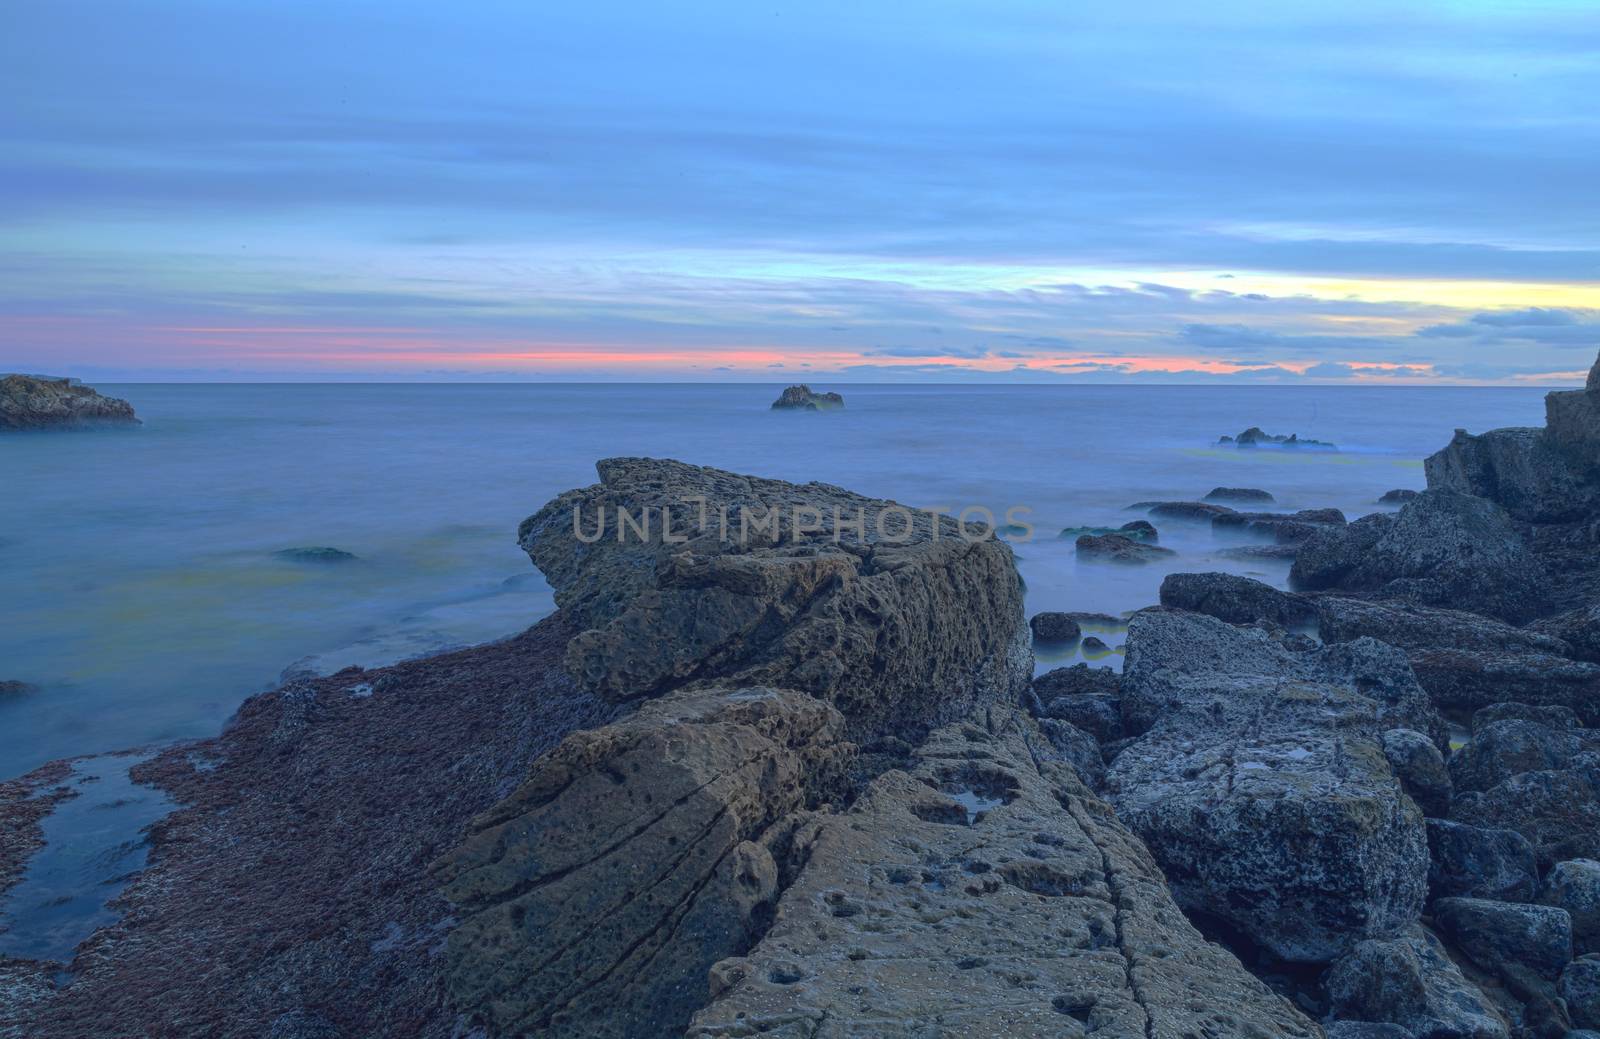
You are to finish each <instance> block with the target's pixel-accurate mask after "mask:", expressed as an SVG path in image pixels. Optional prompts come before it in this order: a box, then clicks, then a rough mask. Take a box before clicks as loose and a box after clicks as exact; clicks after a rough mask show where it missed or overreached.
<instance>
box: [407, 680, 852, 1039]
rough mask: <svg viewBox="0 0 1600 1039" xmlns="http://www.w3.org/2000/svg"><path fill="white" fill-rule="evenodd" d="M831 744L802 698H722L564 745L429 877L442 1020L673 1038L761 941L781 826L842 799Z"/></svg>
mask: <svg viewBox="0 0 1600 1039" xmlns="http://www.w3.org/2000/svg"><path fill="white" fill-rule="evenodd" d="M843 729H844V721H843V719H842V718H841V716H840V715H839V714H838V712H836V711H835V710H833V709H832V708H831V707H829V706H828V705H827V704H825V703H823V702H821V701H819V700H816V699H814V698H812V697H810V696H806V695H804V694H802V693H797V692H792V691H787V690H773V689H762V688H725V689H697V690H689V691H683V692H678V693H674V694H672V695H670V696H667V697H663V698H661V699H657V700H653V701H651V702H649V703H647V704H645V705H644V706H643V707H641V708H640V709H639V710H638V711H637V712H636V713H634V714H633V715H630V716H629V717H627V718H624V719H622V720H621V721H618V722H615V723H613V724H611V725H608V726H606V727H604V728H601V729H596V730H591V731H587V732H580V733H575V734H573V735H572V736H569V737H568V738H567V739H566V740H564V741H563V742H562V743H561V745H560V746H559V747H557V748H556V749H555V750H554V751H552V752H550V753H549V754H547V755H545V756H544V757H543V758H541V759H540V760H539V761H538V762H536V763H535V765H534V767H533V770H532V771H531V772H530V774H529V776H528V778H527V780H526V781H525V782H524V783H523V784H522V786H521V787H519V788H518V789H517V791H516V792H515V793H513V794H512V795H511V796H509V797H507V798H506V799H505V800H504V801H502V802H500V803H499V804H497V805H495V806H494V807H493V808H492V809H490V810H489V811H487V812H485V813H483V814H482V815H480V816H479V817H478V818H477V819H475V820H474V821H473V823H472V827H471V831H470V833H469V836H468V837H467V838H466V839H465V840H464V841H463V842H462V844H461V845H460V846H459V847H457V848H456V849H455V850H454V851H452V852H450V853H449V854H448V855H446V856H444V857H443V858H442V859H441V860H440V862H439V863H438V864H437V865H436V867H435V871H436V873H437V874H438V875H439V877H440V880H441V883H442V890H443V891H444V894H445V897H447V898H448V899H449V900H450V901H451V902H452V903H453V904H454V905H455V907H456V913H457V916H458V919H459V922H458V924H457V926H456V928H455V929H454V930H453V931H451V932H450V936H449V940H448V944H447V947H446V953H445V955H446V965H445V978H446V982H447V984H448V987H449V990H450V993H451V996H452V998H453V999H454V1001H455V1003H456V1005H458V1006H460V1007H463V1008H470V1010H471V1011H472V1012H473V1013H474V1014H475V1016H478V1017H480V1018H482V1019H483V1020H484V1021H485V1022H487V1023H488V1025H489V1026H490V1027H491V1028H492V1029H493V1030H494V1031H495V1032H496V1033H500V1034H505V1033H512V1032H516V1033H523V1032H536V1033H537V1034H539V1035H542V1036H547V1037H558V1036H568V1035H570V1036H584V1037H604V1036H625V1037H632V1036H645V1035H657V1034H661V1033H662V1032H663V1031H669V1030H674V1029H681V1028H682V1027H683V1026H684V1025H685V1024H687V1023H688V1020H689V1017H690V1015H692V1014H693V1013H694V1011H695V1010H696V1009H698V1008H699V1007H700V1006H701V1005H703V1004H704V1003H705V1001H706V1000H707V999H708V998H709V996H710V991H709V990H708V989H707V987H706V983H705V978H706V972H707V971H708V970H709V969H710V967H711V965H712V964H714V963H715V962H717V961H718V960H720V959H722V958H724V957H726V956H729V955H733V954H736V953H739V952H743V951H744V949H745V948H747V947H748V945H749V943H750V942H752V941H754V940H755V939H756V938H757V937H758V936H759V932H760V929H761V922H762V920H763V918H764V914H766V913H768V912H770V909H771V904H772V902H773V900H774V899H775V898H776V897H777V894H778V866H777V864H776V863H775V862H774V860H773V856H772V850H771V847H770V845H771V842H772V841H773V840H774V839H775V836H776V835H777V834H779V833H781V832H782V825H783V823H784V820H785V818H786V817H787V816H789V815H790V814H791V813H793V812H796V811H799V810H801V809H803V808H805V807H807V806H809V805H814V804H816V803H817V801H818V800H820V799H826V798H827V797H828V796H830V795H832V794H834V793H836V792H837V791H839V790H841V789H842V783H841V780H842V777H843V775H844V770H845V767H846V765H847V764H848V756H849V752H850V749H851V748H850V746H849V744H847V743H845V742H844V741H843Z"/></svg>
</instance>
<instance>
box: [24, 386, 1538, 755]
mask: <svg viewBox="0 0 1600 1039" xmlns="http://www.w3.org/2000/svg"><path fill="white" fill-rule="evenodd" d="M106 389H107V390H108V391H110V392H113V393H115V394H116V395H118V396H123V397H126V398H128V399H129V400H131V401H132V402H133V404H134V405H135V406H136V407H137V409H138V411H139V413H140V414H141V415H142V416H143V417H144V419H145V425H144V427H143V428H141V429H139V430H136V431H124V432H102V433H91V434H73V435H62V434H53V435H49V434H45V435H21V436H18V435H13V436H8V437H5V438H3V439H0V486H3V487H4V488H5V489H6V490H5V494H4V505H3V509H0V588H4V589H5V594H4V595H3V596H0V672H3V673H0V679H6V678H10V679H21V680H23V681H26V682H30V683H33V684H35V685H38V686H39V687H40V691H39V692H38V693H35V694H32V695H27V696H21V697H12V698H9V699H5V700H0V775H4V776H11V775H16V774H20V773H22V772H25V771H27V770H28V769H30V768H32V767H34V766H36V765H38V764H40V763H42V762H44V761H47V760H50V759H52V758H57V757H61V756H65V755H76V754H86V753H92V752H100V751H109V750H114V749H121V748H126V747H130V746H136V745H141V744H148V743H153V742H159V741H164V740H173V739H178V738H185V737H196V736H204V735H208V734H210V733H214V732H215V731H217V729H218V728H219V726H220V725H221V724H222V723H223V721H224V720H225V719H226V718H227V716H228V715H229V714H230V713H231V712H232V711H233V710H234V708H235V707H236V706H237V705H238V704H239V702H240V701H241V700H242V699H243V698H244V697H246V696H248V695H249V694H251V693H254V692H257V691H259V690H262V689H265V688H269V687H271V686H272V685H274V684H275V683H276V681H277V679H278V676H279V675H280V673H282V672H283V671H284V669H285V668H286V667H289V666H290V665H293V664H295V662H296V661H300V660H302V659H303V658H307V657H312V658H316V659H315V660H314V661H313V663H316V664H320V665H322V666H324V667H328V666H338V665H340V664H342V663H346V662H355V663H375V662H379V661H383V660H388V659H394V658H396V657H399V656H405V655H410V654H415V653H418V652H425V651H428V650H432V649H436V648H439V647H441V646H444V645H450V644H461V643H471V642H478V641H484V640H487V639H492V638H496V637H499V636H503V635H506V634H510V633H512V632H514V631H517V630H520V629H522V628H524V627H526V626H527V625H528V624H530V623H532V622H533V621H535V620H537V619H538V618H539V617H541V616H542V615H544V614H545V613H546V612H548V611H549V610H550V609H551V608H552V603H551V598H550V593H549V589H548V587H547V586H546V585H545V584H544V582H543V580H542V578H540V577H539V575H538V573H537V572H536V571H535V570H534V569H533V568H532V566H531V565H530V564H529V562H528V560H527V557H526V556H525V555H524V554H523V553H522V552H521V551H520V550H519V549H518V548H517V546H516V543H515V530H516V526H517V523H518V522H519V521H520V520H521V519H522V518H523V517H525V516H527V515H528V514H529V513H531V512H532V511H534V510H535V509H537V508H538V507H539V506H540V505H541V504H543V503H544V502H545V501H546V500H548V499H549V498H550V497H552V496H553V495H555V494H557V493H558V492H560V491H562V490H565V489H567V488H570V487H575V486H580V485H583V484H587V483H592V482H593V481H594V479H595V476H594V468H593V464H594V461H595V460H596V459H598V458H603V457H606V456H608V455H624V454H630V455H654V456H667V457H674V458H680V459H683V460H685V461H691V462H696V463H702V464H708V465H715V466H720V467H724V468H728V469H734V470H739V471H744V472H751V473H757V474H761V475H768V476H774V477H780V478H783V479H789V480H796V481H805V480H822V481H826V482H829V483H835V484H839V485H842V486H844V487H848V488H851V489H854V490H859V491H861V492H864V493H868V494H873V495H882V496H885V497H892V498H896V499H899V500H902V501H904V502H907V503H910V504H914V505H956V506H967V505H983V506H987V507H989V508H992V509H994V510H995V511H996V512H997V513H1000V512H1003V511H1004V510H1005V509H1006V508H1009V507H1011V506H1014V505H1016V506H1025V507H1027V508H1030V509H1031V510H1032V512H1031V515H1030V516H1029V521H1030V522H1032V523H1033V524H1035V525H1036V526H1037V527H1038V532H1037V534H1036V537H1035V539H1034V540H1033V541H1032V542H1030V543H1027V544H1021V545H1018V546H1017V553H1018V555H1019V556H1020V559H1021V563H1020V566H1021V570H1022V573H1023V576H1024V578H1025V579H1026V581H1027V585H1028V606H1029V609H1030V611H1032V610H1039V609H1080V610H1109V611H1112V612H1119V611H1124V610H1131V609H1135V608H1138V607H1140V606H1144V605H1147V604H1148V603H1150V602H1152V601H1154V598H1155V592H1156V588H1157V586H1158V585H1159V584H1160V580H1161V577H1162V575H1163V573H1164V570H1162V569H1158V568H1134V569H1129V568H1123V567H1115V568H1108V567H1103V566H1087V565H1080V564H1079V563H1078V562H1077V561H1076V560H1075V558H1074V555H1073V551H1072V545H1071V543H1070V542H1068V541H1058V540H1055V539H1054V538H1053V536H1052V535H1053V534H1054V533H1055V532H1056V531H1057V530H1059V529H1060V528H1062V527H1066V526H1074V525H1080V524H1101V523H1104V524H1118V523H1121V522H1125V521H1126V520H1128V519H1129V518H1132V516H1133V515H1134V514H1130V513H1126V512H1124V511H1123V510H1124V507H1125V506H1127V505H1128V504H1129V503H1131V502H1134V501H1136V500H1139V499H1148V498H1192V497H1196V496H1199V495H1202V494H1204V493H1205V492H1206V491H1207V490H1209V489H1210V488H1211V487H1213V486H1215V485H1218V484H1227V485H1242V486H1254V487H1263V488H1266V489H1268V490H1270V491H1272V492H1273V493H1274V494H1275V495H1277V497H1278V499H1279V502H1280V504H1281V505H1282V506H1283V507H1285V508H1300V507H1308V506H1325V505H1332V506H1337V507H1339V508H1342V509H1344V510H1345V511H1346V512H1347V513H1348V514H1350V515H1351V517H1352V518H1354V517H1355V516H1357V515H1361V514H1364V513H1365V512H1368V511H1372V510H1373V509H1374V508H1376V506H1375V505H1374V504H1373V503H1374V501H1375V499H1376V498H1377V497H1378V495H1379V494H1380V493H1382V492H1383V491H1385V490H1387V489H1389V488H1392V487H1420V486H1422V484H1423V477H1422V470H1421V464H1420V459H1421V458H1422V457H1423V456H1425V455H1426V454H1427V453H1429V452H1431V451H1433V450H1436V449H1437V448H1439V447H1440V446H1442V445H1443V444H1444V443H1446V442H1447V441H1448V439H1449V437H1450V434H1451V431H1452V430H1453V429H1454V428H1455V427H1457V426H1470V427H1472V428H1474V429H1485V428H1490V427H1494V426H1501V425H1528V424H1533V425H1537V424H1539V423H1540V422H1542V393H1541V392H1540V391H1536V390H1521V389H1477V388H1470V389H1441V388H1425V389H1404V388H1370V387H1363V388H1344V387H1336V388H1300V387H1296V388H1265V387H1247V388H1210V387H1072V388H1056V387H1016V386H1012V387H906V386H855V387H844V389H845V390H846V397H847V402H848V406H847V408H846V409H845V410H844V411H842V412H838V413H829V414H789V413H774V412H771V411H769V410H768V405H769V403H770V402H771V400H772V398H773V397H774V396H775V395H776V392H777V389H778V388H777V387H765V386H684V385H651V386H596V385H425V386H417V385H312V386H306V385H214V386H206V385H129V386H109V387H106ZM1250 425H1260V426H1262V427H1263V428H1265V429H1267V430H1269V431H1274V432H1291V431H1293V432H1298V433H1299V434H1300V435H1301V436H1303V437H1304V436H1311V437H1316V438H1319V439H1324V440H1331V441H1334V442H1336V443H1338V444H1339V445H1340V446H1341V448H1342V450H1341V451H1340V452H1339V453H1337V454H1310V453H1293V454H1290V453H1282V452H1273V451H1257V452H1240V451H1236V450H1232V449H1227V448H1221V449H1219V448H1215V447H1212V446H1209V445H1211V444H1212V443H1213V442H1214V441H1215V440H1216V438H1217V436H1218V435H1219V434H1222V433H1237V432H1238V431H1239V430H1240V429H1242V428H1244V427H1246V426H1250ZM1162 534H1163V541H1164V543H1166V544H1168V545H1169V546H1172V547H1175V548H1177V549H1178V550H1179V551H1180V553H1181V556H1180V558H1179V559H1178V560H1177V561H1176V562H1175V563H1174V567H1173V568H1177V569H1199V568H1219V567H1220V568H1226V569H1229V570H1235V571H1239V572H1249V573H1255V574H1256V575H1258V576H1262V577H1264V578H1266V579H1269V580H1273V581H1277V582H1281V581H1282V579H1283V577H1284V572H1285V570H1286V568H1284V567H1277V566H1275V565H1274V564H1243V563H1240V562H1237V561H1229V560H1224V559H1220V558H1218V557H1216V556H1215V554H1214V553H1215V551H1216V549H1217V548H1218V547H1221V546H1220V543H1219V542H1218V541H1216V540H1215V539H1214V538H1213V536H1212V535H1211V533H1210V531H1209V530H1208V529H1203V528H1184V527H1182V526H1171V527H1169V528H1168V529H1164V530H1163V532H1162ZM298 546H331V547H336V548H340V549H343V550H346V551H349V552H353V553H355V554H356V555H357V556H359V557H360V559H359V561H357V562H355V563H350V564H346V565H338V566H308V565H304V564H296V563H291V562H285V561H283V560H281V559H279V558H277V557H275V556H274V554H273V553H274V552H275V551H277V550H280V549H284V548H292V547H298Z"/></svg>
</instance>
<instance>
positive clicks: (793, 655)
mask: <svg viewBox="0 0 1600 1039" xmlns="http://www.w3.org/2000/svg"><path fill="white" fill-rule="evenodd" d="M596 468H597V469H598V470H599V472H600V478H601V481H602V482H601V483H600V484H598V485H595V486H592V487H587V488H583V489H581V490H577V491H569V492H568V493H566V494H563V495H561V496H560V497H558V498H556V499H555V500H554V501H552V502H550V503H549V504H548V505H546V506H545V507H544V508H543V509H541V510H540V511H539V512H538V513H537V514H536V515H534V516H532V517H530V518H529V519H528V520H526V521H524V522H523V525H522V528H521V530H520V532H519V541H520V543H521V545H522V547H523V548H524V549H525V550H526V551H527V552H528V554H529V556H530V557H531V558H532V559H533V561H534V564H535V565H537V566H538V567H539V569H540V570H542V571H543V572H544V574H545V577H546V578H547V579H548V580H549V582H550V584H551V586H552V587H553V588H554V590H555V599H556V603H557V604H558V605H559V606H560V607H561V609H562V611H563V612H565V613H567V614H568V615H569V616H570V617H571V618H572V619H573V620H574V621H575V622H576V623H577V624H579V625H580V626H581V627H582V628H584V629H587V630H584V631H582V632H581V633H580V634H579V635H578V636H577V637H575V638H574V639H573V640H572V643H571V646H570V647H569V649H568V661H569V665H570V666H571V667H572V669H573V672H574V674H576V675H577V676H578V677H579V679H580V681H582V682H583V683H584V684H585V686H586V687H588V688H590V689H592V690H594V691H596V692H597V693H599V694H600V695H601V696H604V697H606V698H607V699H610V700H613V701H626V700H631V699H637V698H640V697H646V696H651V695H656V694H658V693H660V692H661V691H663V690H664V689H667V688H670V687H672V686H675V685H678V684H680V683H684V682H693V683H698V684H711V683H715V682H724V681H726V682H735V683H739V684H746V685H764V686H772V687H778V688H792V689H799V690H801V691H803V692H808V693H811V694H812V695H815V696H819V697H821V698H823V699H825V700H828V701H829V702H831V703H833V704H834V705H835V706H836V707H838V708H839V710H840V711H841V712H842V713H843V714H844V715H845V719H846V722H847V724H848V726H849V729H850V732H851V735H852V738H870V737H871V736H875V735H878V734H881V733H886V732H893V733H895V734H897V735H902V736H904V735H906V734H913V735H914V734H915V733H917V732H922V731H926V730H927V729H928V728H930V727H932V726H935V725H938V724H940V723H942V722H944V721H948V720H950V719H953V718H956V717H960V716H963V715H965V714H967V713H970V712H971V711H972V710H973V709H975V708H976V707H978V706H980V705H982V704H986V703H994V702H1006V703H1015V702H1017V700H1018V698H1019V697H1020V696H1021V695H1022V694H1023V693H1024V692H1025V691H1026V688H1027V682H1028V679H1029V677H1030V675H1031V672H1032V665H1031V652H1030V646H1029V638H1028V628H1027V625H1026V623H1025V622H1024V621H1023V615H1022V589H1021V585H1020V583H1019V581H1018V578H1017V573H1016V565H1015V563H1014V561H1013V558H1012V555H1011V549H1010V547H1009V546H1008V545H1006V544H1005V543H1004V542H1002V541H999V540H997V539H996V538H994V536H993V534H992V532H990V531H988V530H987V528H983V529H980V530H974V529H973V528H972V527H962V526H961V525H960V524H958V523H957V522H956V521H955V520H953V519H951V518H949V517H938V518H936V517H934V516H932V515H930V514H928V513H925V512H915V511H913V510H910V509H906V508H904V507H903V506H899V505H896V504H895V503H893V502H887V501H880V500H875V499H871V498H864V497H861V496H860V495H856V494H852V493H850V492H848V491H845V490H842V489H840V488H837V487H831V486H828V485H826V484H806V485H803V486H801V485H796V484H791V483H784V482H782V481H779V480H764V479H760V478H758V477H750V476H740V475H737V474H734V473H728V472H723V471H721V470H717V469H706V468H701V467H698V466H692V465H685V464H684V463H682V462H674V461H668V460H658V459H644V458H613V459H607V460H605V461H602V462H600V463H599V464H598V465H597V467H596ZM702 502H703V503H704V511H703V512H702V511H701V503H702ZM663 510H665V511H666V512H667V513H669V514H670V518H671V524H672V528H671V529H672V533H671V534H670V535H667V534H666V533H665V532H664V528H665V524H664V523H663V522H662V517H663V514H664V511H663ZM769 510H770V511H769ZM624 515H626V516H631V517H633V519H632V521H630V522H631V525H630V522H624V521H623V519H622V517H623V516H624ZM646 516H649V517H652V518H653V520H652V522H650V524H649V526H648V528H647V530H646V531H645V532H644V534H643V536H641V535H640V534H639V533H638V531H637V526H638V524H639V522H640V521H641V519H642V518H643V517H646ZM724 516H726V517H727V519H726V520H723V518H722V517H724ZM747 517H748V518H749V519H750V522H749V523H744V522H742V520H743V519H744V518H747ZM763 518H771V519H772V520H773V524H774V526H775V527H776V532H775V534H773V533H771V532H769V531H768V530H767V529H766V528H761V529H757V524H758V523H759V522H760V521H761V520H762V519H763ZM858 518H859V520H860V523H859V524H857V522H856V521H857V519H858ZM600 520H603V523H600V522H597V521H600ZM863 526H864V532H863V529H862V527H863ZM596 531H599V532H600V537H599V539H598V540H595V541H594V542H593V543H586V540H585V539H589V538H592V537H593V535H594V532H596ZM580 535H581V536H580Z"/></svg>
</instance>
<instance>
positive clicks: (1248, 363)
mask: <svg viewBox="0 0 1600 1039" xmlns="http://www.w3.org/2000/svg"><path fill="white" fill-rule="evenodd" d="M0 97H4V98H5V102H4V103H3V104H0V370H24V371H46V372H50V373H59V374H71V375H78V376H80V377H85V378H101V379H105V380H108V381H129V380H156V381H160V380H262V379H267V380H272V379H291V380H292V379H378V380H384V379H415V380H461V379H467V380H500V379H520V380H546V379H562V380H630V381H636V380H658V379H659V380H687V381H716V380H737V381H761V382H792V381H801V380H810V381H813V382H817V383H820V384H831V383H836V382H852V381H871V382H882V381H896V382H898V381H936V380H943V381H951V380H953V381H966V382H975V381H1026V382H1046V383H1071V382H1134V383H1137V382H1226V383H1250V382H1268V383H1308V382H1310V383H1345V382H1360V383H1374V382H1393V383H1400V384H1405V385H1421V384H1442V383H1461V382H1467V383H1474V382H1495V383H1511V384H1551V385H1557V384H1567V383H1571V382H1573V381H1575V380H1579V379H1581V378H1582V376H1583V374H1584V373H1585V372H1587V370H1588V368H1589V366H1590V365H1591V363H1593V362H1594V360H1595V356H1596V352H1597V350H1600V3H1596V2H1595V0H1562V2H1549V3H1537V4H1535V3H1517V2H1489V0H1473V2H1467V0H1458V2H1450V3H1418V2H1409V3H1405V4H1396V3H1393V2H1392V0H1391V2H1385V3H1367V2H1364V0H1351V2H1340V3H1278V4H1267V3H1264V2H1260V3H1249V4H1240V3H1228V2H1220V3H1218V2H1206V3H1194V2H1192V0H1191V2H1185V3H1139V2H1131V3H1114V4H1108V3H1103V2H1095V3H1077V2H1061V0H1056V2H1041V3H1021V2H1013V0H987V2H977V0H972V2H966V3H947V2H942V0H917V2H915V3H913V2H909V0H907V2H899V3H887V2H873V0H852V2H834V0H807V2H805V3H772V2H763V0H745V2H737V3H733V2H722V0H716V2H698V0H681V2H673V3H662V2H659V0H654V2H637V3H619V2H612V0H586V2H584V3H547V2H541V0H521V2H517V3H492V2H481V3H474V4H440V3H415V2H411V0H384V2H375V3H352V2H328V0H325V2H317V3H306V2H302V0H274V2H273V3H270V4H267V3H242V2H234V0H206V2H183V0H171V2H167V0H163V2H153V0H143V2H130V0H121V2H110V3H108V2H83V0H50V2H49V3H13V4H6V5H3V8H0Z"/></svg>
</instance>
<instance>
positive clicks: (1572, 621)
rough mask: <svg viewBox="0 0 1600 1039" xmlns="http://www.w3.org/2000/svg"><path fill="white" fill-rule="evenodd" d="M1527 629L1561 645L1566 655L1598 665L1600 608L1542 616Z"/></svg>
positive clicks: (1582, 608)
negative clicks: (1548, 637) (1546, 636)
mask: <svg viewBox="0 0 1600 1039" xmlns="http://www.w3.org/2000/svg"><path fill="white" fill-rule="evenodd" d="M1528 630H1529V631H1531V632H1536V633H1538V634H1542V635H1548V636H1550V637H1551V638H1552V639H1555V640H1557V641H1559V642H1561V643H1562V644H1563V645H1564V646H1565V647H1566V649H1565V650H1564V651H1563V652H1564V654H1565V655H1566V656H1570V657H1572V658H1574V659H1575V660H1583V661H1586V662H1588V663H1591V664H1600V606H1583V607H1579V608H1578V609H1576V610H1568V611H1566V612H1565V613H1558V614H1556V615H1555V616H1554V617H1545V618H1542V619H1540V620H1536V621H1534V622H1533V623H1532V624H1530V625H1528Z"/></svg>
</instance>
